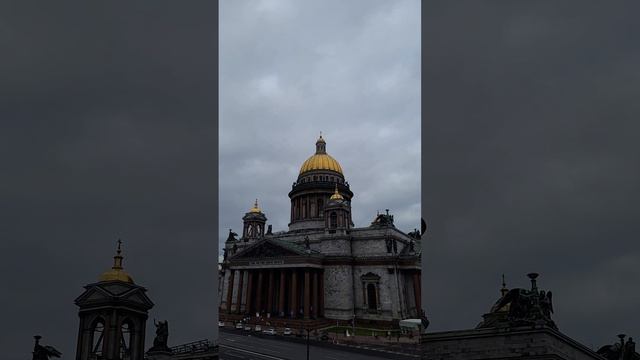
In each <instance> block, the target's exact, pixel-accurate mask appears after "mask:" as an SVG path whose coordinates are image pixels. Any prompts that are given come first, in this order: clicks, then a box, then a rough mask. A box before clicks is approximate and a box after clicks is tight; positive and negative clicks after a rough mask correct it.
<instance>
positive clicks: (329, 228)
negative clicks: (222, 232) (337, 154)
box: [219, 135, 421, 323]
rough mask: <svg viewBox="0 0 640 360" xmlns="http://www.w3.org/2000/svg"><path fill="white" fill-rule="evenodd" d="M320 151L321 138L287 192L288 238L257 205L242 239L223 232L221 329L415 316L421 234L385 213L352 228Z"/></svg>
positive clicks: (336, 170)
mask: <svg viewBox="0 0 640 360" xmlns="http://www.w3.org/2000/svg"><path fill="white" fill-rule="evenodd" d="M326 146H327V144H326V142H325V140H324V139H323V138H322V135H320V137H319V138H318V140H317V141H316V151H315V154H313V155H312V156H311V157H309V158H308V159H307V160H306V161H305V162H304V163H303V164H302V166H301V167H300V173H299V175H298V178H297V179H296V181H295V182H294V183H293V185H292V187H291V191H290V192H289V198H290V200H291V214H290V223H289V229H288V231H278V232H274V231H272V228H271V225H267V216H266V214H265V212H263V210H262V209H261V208H260V207H259V205H258V201H257V200H256V202H255V204H254V206H253V207H252V208H251V209H250V210H249V211H248V212H247V213H246V214H245V215H244V216H243V218H242V219H243V229H242V235H241V236H240V238H237V236H238V235H237V234H236V233H234V232H233V231H232V230H229V237H228V238H227V239H226V241H225V245H224V250H223V251H224V257H223V258H224V260H223V262H222V264H221V267H220V276H221V277H220V308H219V310H220V311H219V312H220V318H221V320H223V321H225V320H226V321H234V320H236V319H240V318H243V317H245V316H247V315H249V316H252V317H253V316H256V315H257V316H261V317H264V318H271V319H273V320H275V319H278V318H279V319H287V320H293V321H298V320H307V321H311V322H313V321H314V320H315V321H318V322H323V320H326V321H329V320H331V321H336V320H352V319H355V320H356V321H358V320H360V321H364V322H374V323H396V322H397V321H398V320H401V319H406V318H417V317H419V316H420V314H421V306H420V303H421V300H420V299H421V296H420V283H421V280H420V275H421V265H420V264H421V246H420V231H419V230H414V231H413V232H410V233H405V232H403V231H402V230H400V229H398V228H396V227H395V226H394V219H393V215H391V214H389V211H388V210H387V211H386V212H385V213H384V214H377V215H375V214H372V220H373V221H372V222H371V224H369V225H368V226H365V227H355V226H354V223H353V221H352V213H351V199H352V198H353V196H354V193H353V192H352V189H351V188H350V186H349V183H348V182H347V180H346V178H345V176H344V173H343V171H342V167H341V166H340V163H339V162H338V161H337V160H336V159H334V158H333V157H332V156H330V155H329V154H328V153H327V150H326ZM381 205H384V204H381ZM294 319H295V320H294Z"/></svg>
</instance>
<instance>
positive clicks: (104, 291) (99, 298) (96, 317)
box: [36, 240, 218, 360]
mask: <svg viewBox="0 0 640 360" xmlns="http://www.w3.org/2000/svg"><path fill="white" fill-rule="evenodd" d="M121 243H122V242H121V241H120V240H118V249H117V252H116V256H114V264H113V267H112V268H111V269H109V270H107V271H105V272H104V273H103V274H102V275H100V278H99V281H98V282H96V283H91V284H88V285H86V286H85V291H84V292H83V293H82V295H80V296H79V297H78V298H77V299H76V300H75V303H76V305H77V306H78V307H79V311H78V315H79V317H80V324H79V329H78V340H77V343H78V345H77V351H76V360H145V359H146V360H177V359H185V360H187V359H188V360H217V359H218V347H217V346H216V345H215V344H214V343H213V342H211V341H208V340H202V341H196V342H192V343H189V344H183V345H178V346H174V347H169V346H168V345H167V341H168V336H169V328H168V326H169V325H168V321H160V322H158V323H156V322H155V320H154V324H155V325H156V336H155V338H154V341H153V347H151V348H150V349H148V351H146V352H145V350H144V346H145V329H146V321H147V318H148V312H149V310H151V308H153V305H154V304H153V302H152V301H151V299H149V297H147V295H146V291H147V289H145V288H144V287H142V286H140V285H137V284H135V283H134V282H133V277H132V276H131V275H129V274H128V273H127V272H126V271H125V270H124V268H123V266H122V261H123V256H122V249H121ZM212 326H215V325H214V324H212ZM36 345H37V344H36Z"/></svg>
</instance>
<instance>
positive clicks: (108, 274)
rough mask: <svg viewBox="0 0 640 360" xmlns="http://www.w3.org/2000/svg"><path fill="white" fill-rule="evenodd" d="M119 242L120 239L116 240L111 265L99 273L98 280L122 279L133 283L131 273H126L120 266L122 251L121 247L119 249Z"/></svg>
mask: <svg viewBox="0 0 640 360" xmlns="http://www.w3.org/2000/svg"><path fill="white" fill-rule="evenodd" d="M121 244H122V241H120V240H118V250H117V251H116V256H114V257H113V266H112V267H111V270H107V271H105V272H103V273H102V275H100V281H122V282H126V283H130V284H133V278H132V277H131V275H129V274H127V272H126V271H124V269H123V268H122V255H120V254H121V253H122V249H120V245H121Z"/></svg>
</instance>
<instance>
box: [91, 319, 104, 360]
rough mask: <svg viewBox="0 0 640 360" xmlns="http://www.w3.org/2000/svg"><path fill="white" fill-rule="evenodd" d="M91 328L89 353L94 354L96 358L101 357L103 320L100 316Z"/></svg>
mask: <svg viewBox="0 0 640 360" xmlns="http://www.w3.org/2000/svg"><path fill="white" fill-rule="evenodd" d="M91 328H92V332H91V354H92V355H95V357H96V358H97V359H101V358H102V347H103V344H104V341H103V340H104V320H102V318H98V319H96V320H95V321H94V322H93V326H92V327H91Z"/></svg>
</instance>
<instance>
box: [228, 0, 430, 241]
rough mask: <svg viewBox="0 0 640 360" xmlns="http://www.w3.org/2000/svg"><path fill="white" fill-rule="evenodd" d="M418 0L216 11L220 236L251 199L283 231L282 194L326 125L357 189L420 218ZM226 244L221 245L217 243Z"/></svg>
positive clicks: (361, 217)
mask: <svg viewBox="0 0 640 360" xmlns="http://www.w3.org/2000/svg"><path fill="white" fill-rule="evenodd" d="M418 9H419V2H418V1H397V2H391V3H390V2H387V1H352V2H349V3H346V4H345V3H344V2H341V1H329V2H310V1H307V2H300V1H245V2H236V1H223V2H221V9H220V13H221V16H220V21H221V24H220V29H221V30H220V31H221V33H220V159H219V160H220V220H219V221H220V239H222V240H224V239H225V238H226V236H227V233H228V228H229V227H231V228H234V229H235V230H236V231H238V230H239V229H241V228H242V220H241V218H242V216H243V215H244V213H245V212H246V211H248V209H249V208H250V207H251V206H252V204H253V201H254V199H255V198H259V202H260V205H261V207H262V208H263V210H264V211H265V213H266V215H267V217H268V218H269V222H270V223H271V224H273V225H274V231H278V230H286V228H287V223H288V221H289V213H290V203H289V199H288V197H287V193H288V192H289V191H290V190H291V183H292V182H293V181H295V179H296V178H297V175H298V171H299V169H300V166H301V165H302V163H303V162H304V160H306V158H307V157H309V156H311V155H312V154H313V153H314V151H315V140H316V139H317V137H318V132H319V131H323V134H324V138H325V139H326V140H327V151H328V152H329V154H331V155H332V156H334V157H335V158H336V159H337V160H338V161H339V162H340V164H341V165H342V167H343V170H344V172H345V176H346V178H347V180H348V181H349V183H350V184H351V187H352V190H353V191H354V193H355V197H354V200H353V208H354V210H353V213H354V222H355V223H356V226H367V225H368V224H369V223H370V222H371V221H372V220H373V218H374V217H375V214H376V210H383V209H385V208H389V209H391V211H392V212H394V213H396V214H397V216H396V218H397V225H398V226H399V227H401V228H403V229H404V230H411V229H413V228H414V227H418V226H419V221H420V200H419V199H420V135H419V129H420V99H419V94H420V64H419V61H420V35H419V30H420V15H419V12H418ZM222 245H223V243H222V241H221V243H220V246H222Z"/></svg>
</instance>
